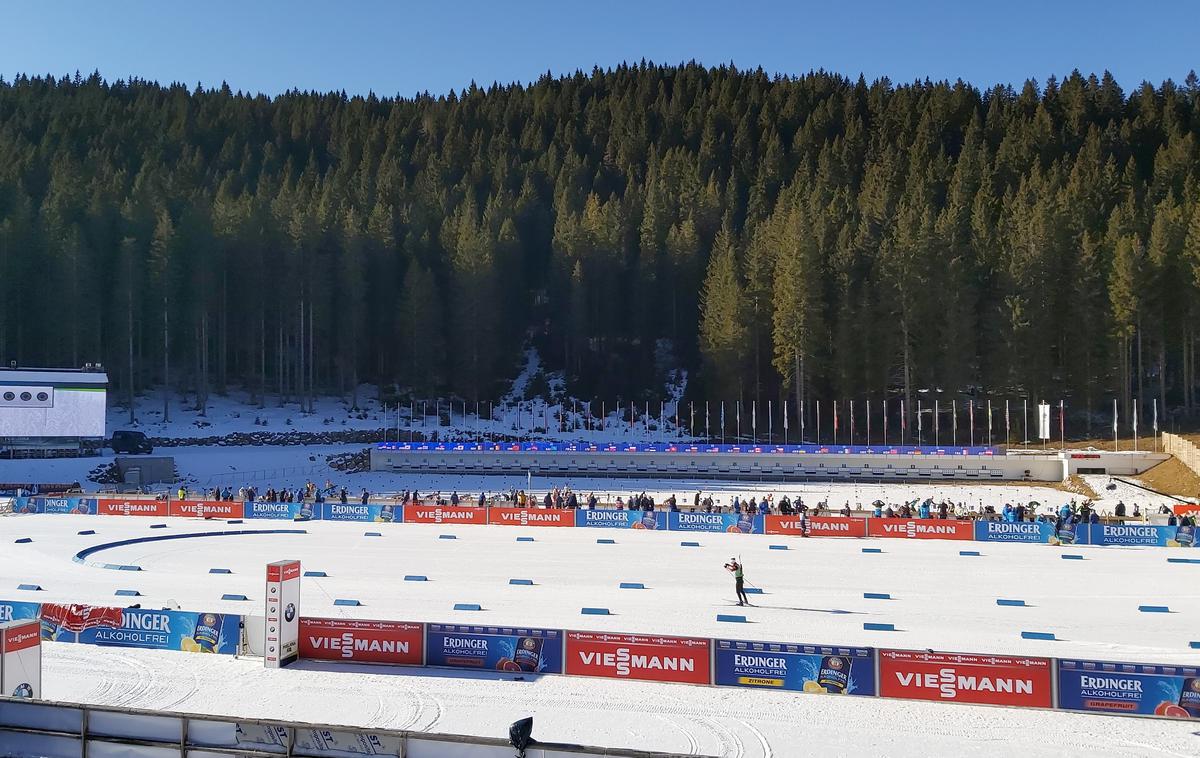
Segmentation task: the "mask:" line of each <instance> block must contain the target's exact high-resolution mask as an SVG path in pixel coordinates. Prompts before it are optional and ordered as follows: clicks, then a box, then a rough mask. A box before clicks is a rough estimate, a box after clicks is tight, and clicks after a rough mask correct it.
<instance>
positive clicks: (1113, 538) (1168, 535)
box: [1088, 524, 1195, 547]
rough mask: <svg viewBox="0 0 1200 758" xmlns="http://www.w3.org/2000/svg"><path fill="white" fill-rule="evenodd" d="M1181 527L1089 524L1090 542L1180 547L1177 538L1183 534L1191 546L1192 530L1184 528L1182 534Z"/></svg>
mask: <svg viewBox="0 0 1200 758" xmlns="http://www.w3.org/2000/svg"><path fill="white" fill-rule="evenodd" d="M1180 531H1181V529H1180V527H1177V526H1153V525H1150V524H1089V525H1088V544H1091V545H1120V546H1125V547H1130V546H1148V547H1167V546H1168V545H1169V546H1171V547H1179V546H1180V545H1181V542H1180V541H1179V540H1178V539H1177V537H1178V536H1183V537H1184V539H1185V540H1186V541H1187V545H1186V546H1187V547H1191V546H1192V545H1193V544H1194V542H1195V540H1194V539H1188V538H1190V537H1192V536H1193V533H1192V531H1191V530H1188V529H1183V530H1182V531H1183V532H1184V534H1183V535H1180Z"/></svg>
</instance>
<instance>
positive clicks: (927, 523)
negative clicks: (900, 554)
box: [867, 518, 975, 540]
mask: <svg viewBox="0 0 1200 758" xmlns="http://www.w3.org/2000/svg"><path fill="white" fill-rule="evenodd" d="M867 536H868V537H899V538H902V539H910V540H913V539H915V540H972V539H975V522H974V521H943V520H940V519H920V518H872V519H867Z"/></svg>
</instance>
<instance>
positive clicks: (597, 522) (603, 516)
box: [575, 508, 667, 531]
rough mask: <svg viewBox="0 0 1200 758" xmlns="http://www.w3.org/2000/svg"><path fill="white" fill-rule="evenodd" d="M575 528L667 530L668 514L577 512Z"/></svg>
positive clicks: (609, 509) (607, 510) (604, 510)
mask: <svg viewBox="0 0 1200 758" xmlns="http://www.w3.org/2000/svg"><path fill="white" fill-rule="evenodd" d="M575 526H580V527H589V528H600V529H603V528H607V529H656V530H659V531H661V530H663V529H666V528H667V514H666V513H664V512H662V511H648V512H643V511H621V510H614V509H612V508H597V509H596V510H581V511H575Z"/></svg>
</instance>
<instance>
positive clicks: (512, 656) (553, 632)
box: [425, 624, 563, 674]
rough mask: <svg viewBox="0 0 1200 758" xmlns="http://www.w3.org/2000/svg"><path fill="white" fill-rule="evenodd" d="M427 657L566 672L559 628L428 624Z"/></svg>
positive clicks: (457, 664) (435, 661) (455, 663)
mask: <svg viewBox="0 0 1200 758" xmlns="http://www.w3.org/2000/svg"><path fill="white" fill-rule="evenodd" d="M425 661H426V663H427V665H430V666H448V667H450V668H465V669H486V670H490V671H527V672H530V673H537V674H561V673H563V633H562V632H561V631H559V630H557V629H530V628H526V627H506V626H475V625H465V624H427V625H426V632H425Z"/></svg>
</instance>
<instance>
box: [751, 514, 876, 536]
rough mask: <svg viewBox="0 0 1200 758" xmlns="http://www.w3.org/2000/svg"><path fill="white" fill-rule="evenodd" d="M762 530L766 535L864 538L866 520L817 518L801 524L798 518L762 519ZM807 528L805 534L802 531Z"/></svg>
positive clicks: (830, 517)
mask: <svg viewBox="0 0 1200 758" xmlns="http://www.w3.org/2000/svg"><path fill="white" fill-rule="evenodd" d="M763 524H764V525H763V529H764V531H765V533H766V534H791V535H801V534H805V533H807V534H808V536H810V537H866V536H867V520H866V519H865V518H854V517H853V516H851V517H846V516H819V517H816V518H810V519H807V521H806V523H805V524H803V525H802V524H801V520H800V517H799V516H773V515H769V514H768V515H767V516H764V517H763ZM804 526H807V532H806V531H805V530H804Z"/></svg>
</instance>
